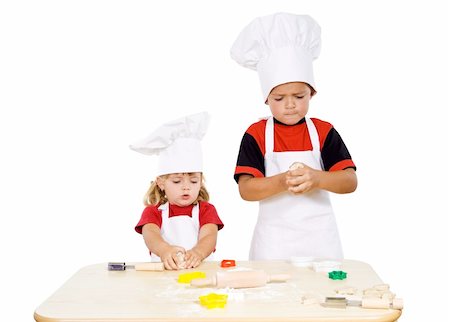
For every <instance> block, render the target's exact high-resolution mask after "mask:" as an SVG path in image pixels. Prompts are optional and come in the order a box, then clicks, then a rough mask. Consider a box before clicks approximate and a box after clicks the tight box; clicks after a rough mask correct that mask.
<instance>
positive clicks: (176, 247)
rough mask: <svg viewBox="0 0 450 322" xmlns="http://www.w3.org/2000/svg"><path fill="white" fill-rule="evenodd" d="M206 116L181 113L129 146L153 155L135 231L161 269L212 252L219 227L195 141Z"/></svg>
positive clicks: (190, 262) (186, 264) (198, 260)
mask: <svg viewBox="0 0 450 322" xmlns="http://www.w3.org/2000/svg"><path fill="white" fill-rule="evenodd" d="M207 120H208V116H207V114H206V113H201V114H196V115H191V116H188V117H185V118H184V119H181V120H177V121H174V122H171V123H168V124H166V125H164V126H163V127H161V128H159V129H158V130H157V131H155V132H154V133H153V134H152V135H151V136H150V137H149V138H147V139H145V140H144V141H142V142H140V143H137V144H135V145H133V146H131V148H132V149H134V150H136V151H139V152H142V153H146V154H156V153H157V154H159V168H158V176H157V177H156V179H155V181H153V182H152V183H151V185H150V188H149V189H148V191H147V193H146V194H145V196H144V204H145V206H146V208H145V209H144V211H143V213H142V216H141V219H140V220H139V223H138V224H137V225H136V227H135V230H136V232H138V233H140V234H142V235H143V237H144V241H145V244H146V246H147V247H148V249H149V251H150V253H151V255H152V259H153V260H154V261H162V262H163V263H164V266H165V268H166V269H181V268H193V267H197V266H198V265H200V263H201V262H202V260H204V259H205V258H207V257H208V256H209V255H210V254H211V253H212V252H213V251H214V250H215V247H216V242H217V232H218V230H220V229H222V228H223V223H222V221H221V220H220V218H219V216H218V214H217V211H216V209H215V207H214V206H213V205H212V204H210V203H209V202H208V201H209V193H208V191H207V190H206V187H205V184H204V177H203V174H202V162H201V156H202V155H201V147H200V139H201V137H202V136H203V134H204V131H205V128H206V125H205V124H204V123H205V122H207ZM196 123H198V124H196ZM164 137H165V139H164ZM162 138H163V140H164V141H165V146H164V148H161V139H162ZM155 150H157V152H155Z"/></svg>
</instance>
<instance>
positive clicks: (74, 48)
mask: <svg viewBox="0 0 450 322" xmlns="http://www.w3.org/2000/svg"><path fill="white" fill-rule="evenodd" d="M448 9H449V8H448V5H446V1H392V0H390V1H380V0H378V1H356V0H355V1H345V0H341V1H316V0H315V1H301V0H292V1H282V0H277V1H257V2H256V1H255V2H250V1H249V2H246V1H242V0H240V1H222V2H217V1H194V0H190V1H80V0H79V1H2V2H1V4H0V46H1V50H0V148H1V158H0V198H1V199H0V200H1V201H0V216H1V217H0V218H1V224H0V247H1V256H0V260H1V263H0V270H1V274H0V279H1V280H0V290H1V292H0V296H1V297H2V301H1V305H0V307H1V309H0V317H1V320H5V321H6V320H8V321H31V320H32V316H33V312H34V310H35V308H36V307H37V306H39V305H40V304H41V303H42V302H43V301H45V299H46V298H47V297H49V296H50V295H51V294H52V293H53V292H54V291H55V290H56V289H57V288H58V287H59V286H60V285H62V284H63V283H64V282H65V281H66V280H67V279H68V278H69V277H70V276H72V275H73V274H74V273H75V272H76V271H77V270H78V269H80V268H81V267H83V266H86V265H90V264H94V263H100V262H108V261H147V260H148V256H147V251H146V249H145V246H144V243H143V241H142V239H141V236H140V235H138V234H136V233H135V232H134V225H135V224H136V222H137V221H138V219H139V217H140V214H141V212H142V209H143V205H142V203H141V199H142V196H143V194H144V193H145V191H146V189H147V187H148V184H149V183H150V181H151V180H152V179H153V177H154V174H153V171H154V169H155V160H153V159H152V158H151V157H148V156H144V155H140V154H138V153H135V152H133V151H131V150H129V148H128V145H129V144H130V143H131V142H133V141H134V140H136V139H139V138H141V137H143V136H146V135H147V134H148V133H149V132H150V131H151V130H153V129H154V128H155V127H156V126H159V125H160V124H161V123H162V122H165V121H169V120H172V119H174V118H178V117H180V116H183V115H186V114H190V113H196V112H199V111H203V110H207V111H209V112H210V114H211V116H212V119H211V123H210V128H209V131H208V133H207V134H206V136H205V139H204V141H203V144H204V151H205V163H206V169H205V175H206V179H207V187H208V189H209V191H210V194H211V196H212V200H211V202H212V203H213V204H214V205H215V206H216V208H217V209H218V211H219V214H220V216H221V218H222V219H223V221H224V223H225V228H224V229H223V230H222V231H221V232H220V234H219V241H218V247H217V254H216V258H217V259H222V258H234V259H242V260H243V259H246V258H247V253H248V248H249V243H250V238H251V234H252V229H253V225H254V221H255V218H256V211H257V204H256V203H249V202H244V201H242V200H241V199H240V197H239V195H238V192H237V185H236V184H235V182H234V181H233V171H234V165H235V161H236V157H237V152H238V148H239V144H240V139H241V137H242V135H243V133H244V131H245V129H246V128H247V126H248V125H250V124H251V123H252V122H254V121H255V120H257V119H258V117H260V116H265V115H268V113H269V110H268V108H267V107H266V106H265V105H264V104H262V102H261V93H260V89H259V82H258V79H257V75H256V74H255V73H254V72H252V71H250V70H246V69H244V68H242V67H240V66H238V65H237V64H236V63H235V62H234V61H232V59H231V58H230V56H229V49H230V46H231V44H232V43H233V41H234V39H235V38H236V37H237V35H238V32H239V31H240V30H241V29H242V28H243V27H244V26H245V25H246V24H247V23H249V22H250V21H251V20H252V19H253V18H255V17H257V16H261V15H266V14H271V13H274V12H277V11H288V12H293V13H298V14H310V15H311V16H312V17H314V18H315V19H316V20H317V21H318V22H319V24H320V25H321V27H322V40H323V47H322V54H321V56H320V57H319V59H318V60H317V61H316V62H315V75H316V82H317V86H318V91H319V92H318V94H317V96H316V97H314V98H313V100H312V102H311V108H310V114H309V115H310V116H312V117H319V118H322V119H324V120H327V121H329V122H331V123H333V124H334V126H335V127H336V129H337V130H338V131H339V133H340V134H341V135H342V137H343V138H344V140H345V142H346V144H347V146H348V148H349V150H350V152H351V154H352V157H353V159H354V161H355V162H356V164H357V166H358V171H357V173H358V179H359V187H358V190H357V191H356V192H355V193H353V194H349V195H344V196H342V195H335V196H333V202H334V206H335V212H336V215H337V219H338V225H339V228H340V232H341V236H342V240H343V245H344V251H345V256H346V258H348V259H356V260H361V261H365V262H367V263H369V264H370V265H371V266H372V267H373V268H374V270H375V271H376V272H377V273H378V274H379V276H380V277H381V278H382V279H383V281H385V282H386V283H389V284H390V285H391V289H392V290H393V291H394V292H395V293H397V296H399V297H402V298H404V300H405V310H404V312H403V317H402V318H401V321H426V320H427V321H431V320H436V321H445V320H448V318H449V313H448V304H449V296H448V290H449V278H448V275H449V273H450V271H449V255H448V254H449V246H448V245H449V238H448V234H449V220H448V217H449V214H450V212H449V202H448V200H449V197H450V195H449V185H448V180H449V172H448V168H449V155H448V154H449V153H448V152H449V149H448V148H449V131H448V126H449V114H448V108H449V94H448V93H449V64H448V57H449V48H448V45H449V41H448V39H449V30H448V28H449V24H448V20H449V12H448ZM445 317H446V318H445Z"/></svg>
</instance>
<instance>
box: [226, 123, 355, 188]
mask: <svg viewBox="0 0 450 322" xmlns="http://www.w3.org/2000/svg"><path fill="white" fill-rule="evenodd" d="M311 120H312V122H313V123H314V126H315V127H316V129H317V132H318V135H319V142H320V154H321V157H322V162H323V165H324V170H326V171H336V170H343V169H346V168H354V169H356V166H355V164H354V163H353V161H352V158H351V156H350V153H349V152H348V150H347V147H346V146H345V143H344V141H343V140H342V138H341V136H340V135H339V133H338V132H337V131H336V130H335V128H334V127H333V125H331V124H330V123H328V122H325V121H322V120H319V119H316V118H311ZM266 122H267V120H266V119H264V120H260V121H259V122H256V123H253V124H252V125H250V127H249V128H248V129H247V131H246V132H245V134H244V136H243V138H242V141H241V147H240V149H239V155H238V160H237V164H236V169H235V172H234V179H235V180H236V182H238V180H239V176H240V175H241V174H250V175H252V176H254V177H265V167H264V155H265V153H266V142H265V140H266V138H265V131H266ZM311 150H312V143H311V139H310V137H309V133H308V127H307V125H306V121H305V119H304V118H303V119H301V120H300V121H299V122H298V123H297V124H294V125H286V124H283V123H281V122H279V121H277V120H276V119H275V118H274V152H286V151H311Z"/></svg>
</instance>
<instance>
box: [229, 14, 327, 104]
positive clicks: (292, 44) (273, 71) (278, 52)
mask: <svg viewBox="0 0 450 322" xmlns="http://www.w3.org/2000/svg"><path fill="white" fill-rule="evenodd" d="M320 31H321V29H320V26H319V25H318V24H317V22H316V21H315V20H314V19H313V18H311V17H310V16H308V15H295V14H290V13H275V14H273V15H269V16H264V17H259V18H256V19H254V20H253V21H252V22H250V24H249V25H247V26H246V27H245V28H244V29H243V30H242V31H241V33H240V34H239V36H238V38H237V39H236V40H235V42H234V44H233V46H232V48H231V57H232V58H233V59H234V60H235V61H236V62H238V63H239V64H240V65H242V66H244V67H247V68H250V69H253V70H256V71H257V72H258V75H259V79H260V82H261V89H262V93H263V97H264V101H267V97H268V96H269V94H270V92H271V90H272V89H273V88H274V87H276V86H278V85H281V84H285V83H289V82H304V83H307V84H309V85H310V86H311V87H312V88H313V89H314V91H316V85H315V83H314V76H313V64H312V63H313V60H314V59H316V58H317V57H318V56H319V54H320V47H321V40H320Z"/></svg>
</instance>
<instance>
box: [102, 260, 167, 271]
mask: <svg viewBox="0 0 450 322" xmlns="http://www.w3.org/2000/svg"><path fill="white" fill-rule="evenodd" d="M126 269H134V270H136V271H163V270H164V264H163V263H160V262H150V263H137V264H134V265H127V264H125V263H124V262H109V263H108V271H124V270H126Z"/></svg>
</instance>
